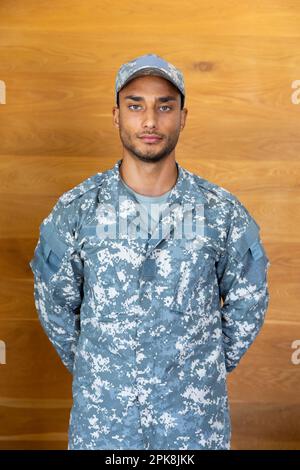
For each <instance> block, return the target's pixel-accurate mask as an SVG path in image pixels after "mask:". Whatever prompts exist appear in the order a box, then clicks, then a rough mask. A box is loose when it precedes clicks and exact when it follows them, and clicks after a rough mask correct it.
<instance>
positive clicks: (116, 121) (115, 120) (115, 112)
mask: <svg viewBox="0 0 300 470" xmlns="http://www.w3.org/2000/svg"><path fill="white" fill-rule="evenodd" d="M119 111H120V110H119V108H118V106H114V107H113V109H112V112H113V124H114V126H115V127H119Z"/></svg>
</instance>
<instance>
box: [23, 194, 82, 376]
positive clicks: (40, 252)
mask: <svg viewBox="0 0 300 470" xmlns="http://www.w3.org/2000/svg"><path fill="white" fill-rule="evenodd" d="M70 225H71V224H69V223H68V219H67V215H66V208H65V207H64V206H63V205H62V204H61V203H60V201H58V203H57V204H56V205H55V207H54V209H53V211H52V212H51V214H50V215H49V216H48V217H47V218H46V219H45V220H44V221H43V222H42V224H41V226H40V238H39V240H38V243H37V246H36V248H35V252H34V257H33V259H32V260H31V261H30V263H29V265H30V267H31V269H32V271H33V274H34V299H35V306H36V309H37V312H38V316H39V320H40V322H41V324H42V327H43V329H44V331H45V333H46V335H47V336H48V338H49V340H50V341H51V342H52V344H53V346H54V347H55V349H56V351H57V353H58V354H59V356H60V358H61V360H62V362H63V364H64V365H65V366H66V367H67V368H68V370H69V371H70V372H72V371H73V362H74V354H75V350H76V344H77V340H78V337H79V333H80V322H79V318H80V316H79V315H80V305H81V300H82V277H83V275H82V262H81V259H80V257H79V254H78V253H77V251H76V240H75V238H74V235H73V233H72V230H70Z"/></svg>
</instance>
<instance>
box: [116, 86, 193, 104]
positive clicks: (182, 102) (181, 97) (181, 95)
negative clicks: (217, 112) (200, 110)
mask: <svg viewBox="0 0 300 470" xmlns="http://www.w3.org/2000/svg"><path fill="white" fill-rule="evenodd" d="M179 93H180V109H183V107H184V95H183V94H182V93H181V91H180V90H179ZM117 106H118V107H119V92H118V93H117Z"/></svg>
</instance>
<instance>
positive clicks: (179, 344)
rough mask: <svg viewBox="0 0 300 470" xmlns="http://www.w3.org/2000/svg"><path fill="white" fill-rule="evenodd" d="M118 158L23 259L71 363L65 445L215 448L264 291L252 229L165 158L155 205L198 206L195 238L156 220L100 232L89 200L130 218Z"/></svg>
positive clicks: (226, 440)
mask: <svg viewBox="0 0 300 470" xmlns="http://www.w3.org/2000/svg"><path fill="white" fill-rule="evenodd" d="M121 161H122V160H118V161H117V163H116V164H115V165H114V167H113V168H111V169H109V170H107V171H104V172H102V173H97V174H95V175H93V176H91V177H90V178H88V179H86V180H85V181H83V182H82V183H81V184H79V185H78V186H76V187H75V188H73V189H71V190H70V191H67V192H66V193H64V194H63V195H62V196H61V197H60V198H59V199H58V201H57V203H56V205H55V206H54V208H53V210H52V211H51V213H50V215H49V216H48V217H47V218H45V219H44V220H43V222H42V224H41V226H40V238H39V240H38V244H37V246H36V249H35V253H34V257H33V259H32V260H31V261H30V266H31V268H32V270H33V272H34V278H35V283H34V295H35V304H36V308H37V311H38V314H39V318H40V321H41V324H42V326H43V328H44V330H45V332H46V334H47V335H48V337H49V339H50V341H51V342H52V343H53V345H54V347H55V348H56V350H57V352H58V354H59V355H60V357H61V359H62V361H63V363H64V364H65V366H66V367H67V368H68V369H69V371H70V372H71V373H72V374H73V385H72V391H73V406H72V410H71V416H70V427H69V449H229V448H230V437H231V426H230V413H229V404H228V396H227V385H226V375H227V372H230V371H232V370H233V369H234V368H235V367H236V366H237V364H238V363H239V361H240V359H241V357H242V356H243V355H244V353H245V352H246V351H247V349H248V348H249V346H250V345H251V343H252V342H253V341H254V339H255V337H256V336H257V334H258V332H259V330H260V328H261V326H262V324H263V321H264V316H265V312H266V310H267V306H268V301H269V293H268V286H267V277H266V276H267V268H268V267H269V265H270V262H269V260H268V258H267V256H266V252H265V250H264V248H263V245H262V242H261V239H260V236H259V226H258V225H257V224H256V222H255V221H254V219H253V218H252V217H251V215H250V214H249V212H248V211H247V209H246V208H245V207H244V206H243V205H242V204H241V202H240V201H239V200H238V199H237V198H236V197H235V196H234V195H232V194H231V193H230V192H228V191H227V190H225V189H224V188H222V187H220V186H218V185H216V184H213V183H210V182H209V181H207V180H205V179H203V178H201V177H200V176H198V175H195V174H193V173H191V172H189V171H188V170H186V169H184V168H183V167H181V166H180V165H179V164H178V163H177V162H176V165H177V169H178V179H177V182H176V184H175V186H174V187H173V188H172V190H171V191H170V194H169V199H168V203H169V205H170V206H171V205H172V204H173V203H178V204H179V205H182V203H184V202H186V203H189V204H197V203H201V204H203V206H204V233H203V235H201V236H198V235H197V234H196V235H195V237H194V238H191V239H189V240H187V239H184V238H182V239H180V238H178V239H176V238H175V237H173V238H172V237H171V234H172V231H173V230H174V226H172V224H171V223H168V224H166V225H165V226H164V227H165V228H164V229H163V230H162V231H161V233H160V234H159V235H158V236H157V237H154V236H153V234H152V235H151V234H149V237H148V239H145V238H139V237H131V236H127V237H125V238H120V237H119V238H118V237H116V238H105V237H103V238H100V237H99V232H98V228H99V220H100V225H101V221H102V222H103V220H105V218H102V219H101V217H102V216H99V212H98V210H97V208H98V206H99V205H100V204H102V203H105V204H110V205H111V206H110V207H113V208H115V210H116V214H117V215H118V219H116V220H118V222H117V226H118V224H119V223H120V222H119V221H120V220H122V219H124V218H127V220H128V221H132V222H133V226H134V220H135V219H134V217H135V216H136V213H133V211H131V207H132V205H131V204H132V203H135V202H136V201H135V197H134V195H133V194H132V193H131V192H129V191H128V189H127V188H126V187H125V186H124V185H123V184H122V182H121V178H120V171H119V165H120V163H121ZM119 197H123V198H124V199H123V201H122V204H121V205H119ZM99 217H100V218H99ZM119 217H120V218H119ZM163 217H165V218H166V219H168V217H169V215H168V214H167V215H163ZM162 223H163V220H162V221H160V222H159V224H158V226H157V227H158V228H159V227H160V225H162ZM199 242H200V243H199Z"/></svg>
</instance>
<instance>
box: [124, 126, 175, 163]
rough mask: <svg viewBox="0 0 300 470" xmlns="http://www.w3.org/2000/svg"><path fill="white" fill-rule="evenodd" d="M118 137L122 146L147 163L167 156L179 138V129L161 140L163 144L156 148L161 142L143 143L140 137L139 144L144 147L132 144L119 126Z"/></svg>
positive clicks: (129, 137) (128, 136)
mask: <svg viewBox="0 0 300 470" xmlns="http://www.w3.org/2000/svg"><path fill="white" fill-rule="evenodd" d="M119 131H120V132H119V134H120V139H121V142H122V144H123V146H124V148H125V149H126V150H127V151H128V152H129V153H130V154H131V155H132V156H133V157H136V158H137V159H138V160H140V161H142V162H147V163H156V162H159V161H161V160H163V159H164V158H167V157H168V155H170V153H171V152H172V151H173V150H174V148H175V147H176V145H177V142H178V139H179V134H180V132H179V130H178V131H177V132H176V133H174V134H173V135H172V136H169V137H168V139H167V140H166V141H165V139H163V140H162V143H163V146H162V147H161V148H160V149H158V150H157V146H158V145H161V144H146V143H145V144H143V141H142V139H140V142H141V146H142V145H144V147H145V149H144V150H142V149H141V148H140V147H138V146H137V145H134V143H133V142H132V138H131V136H130V135H129V134H128V133H127V132H126V131H124V130H123V129H122V128H121V127H120V129H119Z"/></svg>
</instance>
